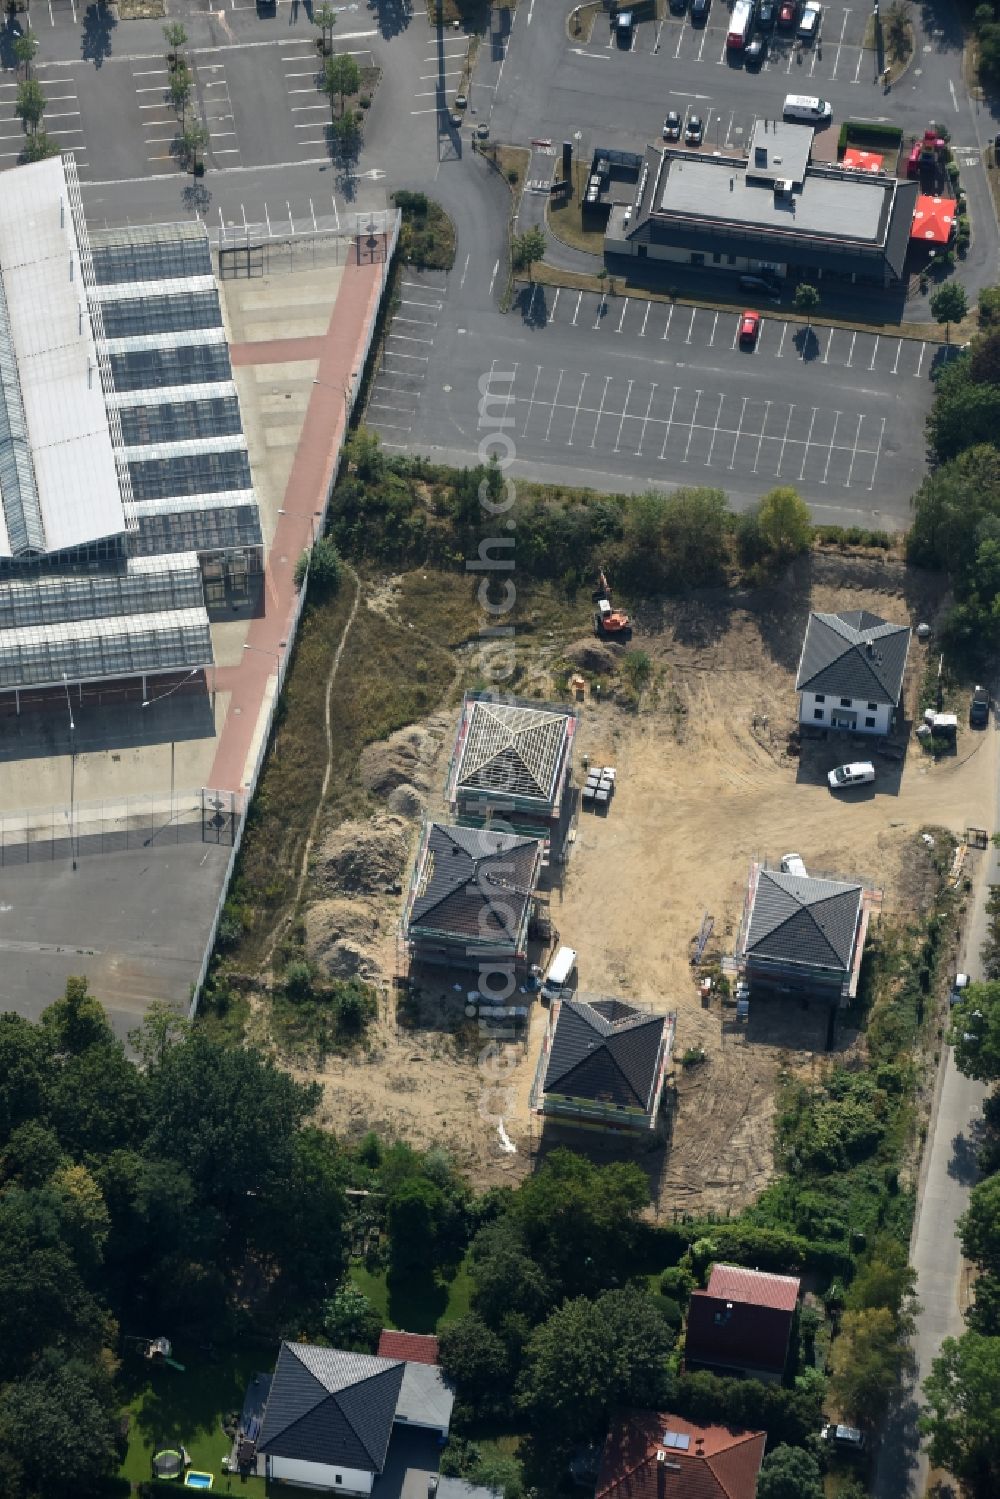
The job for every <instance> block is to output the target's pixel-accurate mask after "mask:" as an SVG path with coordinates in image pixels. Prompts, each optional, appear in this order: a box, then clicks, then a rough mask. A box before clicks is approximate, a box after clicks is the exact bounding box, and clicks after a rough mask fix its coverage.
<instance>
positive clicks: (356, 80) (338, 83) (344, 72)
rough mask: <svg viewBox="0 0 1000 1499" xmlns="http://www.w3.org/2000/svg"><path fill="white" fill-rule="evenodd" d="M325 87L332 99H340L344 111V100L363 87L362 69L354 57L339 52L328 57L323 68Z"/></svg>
mask: <svg viewBox="0 0 1000 1499" xmlns="http://www.w3.org/2000/svg"><path fill="white" fill-rule="evenodd" d="M323 87H324V89H325V90H326V92H327V93H328V94H329V95H330V98H331V99H339V100H340V113H341V115H343V113H344V102H345V100H346V99H347V96H348V95H349V94H356V93H357V92H358V89H359V88H360V87H361V70H360V68H359V67H358V65H357V63H356V62H355V61H354V58H353V57H350V56H349V55H348V54H347V53H346V52H338V54H337V56H336V57H328V58H327V60H326V65H325V67H324V69H323Z"/></svg>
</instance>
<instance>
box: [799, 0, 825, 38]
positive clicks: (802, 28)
mask: <svg viewBox="0 0 1000 1499" xmlns="http://www.w3.org/2000/svg"><path fill="white" fill-rule="evenodd" d="M820 14H821V12H820V8H819V6H818V5H815V4H813V3H812V0H809V3H808V4H806V5H804V6H803V8H802V14H801V16H800V17H799V26H798V34H799V36H800V37H801V38H802V40H803V41H804V42H814V41H815V40H816V38H817V37H818V36H819V18H820Z"/></svg>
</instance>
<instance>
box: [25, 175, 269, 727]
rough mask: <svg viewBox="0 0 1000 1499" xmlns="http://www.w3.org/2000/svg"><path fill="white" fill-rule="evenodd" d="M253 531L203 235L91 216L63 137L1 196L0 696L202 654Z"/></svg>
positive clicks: (237, 579) (101, 686) (143, 683)
mask: <svg viewBox="0 0 1000 1499" xmlns="http://www.w3.org/2000/svg"><path fill="white" fill-rule="evenodd" d="M262 562H263V538H262V535H261V527H260V518H259V514H258V509H257V501H256V497H255V495H254V489H253V482H252V478H251V474H250V464H249V458H248V454H247V443H246V439H245V437H244V435H243V429H242V420H241V416H240V407H239V401H238V398H237V394H236V386H235V384H234V382H233V379H232V370H231V368H230V362H229V351H228V347H227V342H226V334H225V329H224V327H223V319H222V308H221V304H220V300H219V292H218V287H217V285H216V281H215V276H214V274H213V270H212V259H211V253H210V249H209V241H208V234H207V231H206V229H205V227H204V225H202V224H200V223H191V222H186V223H181V224H171V225H162V226H156V227H143V228H131V229H116V230H98V231H94V232H90V231H88V228H87V224H86V222H85V219H84V214H83V208H82V203H81V198H80V191H79V185H78V182H77V178H76V168H75V164H74V162H73V158H72V156H71V155H67V156H64V157H54V158H52V159H50V160H47V161H42V162H37V163H34V164H32V165H29V166H24V167H18V168H16V169H15V170H13V171H10V172H6V173H5V174H4V192H3V195H2V196H0V697H2V705H3V707H4V708H5V709H6V711H14V712H19V711H21V709H22V707H23V706H25V705H26V702H33V701H37V700H38V699H40V698H42V699H43V698H44V697H45V696H46V695H47V694H51V693H52V692H53V690H55V691H57V692H58V693H60V694H61V693H63V692H65V691H68V690H69V689H70V688H73V689H75V693H76V695H77V697H78V698H80V699H82V698H84V697H86V696H91V695H94V694H96V693H97V692H98V691H100V690H106V687H107V684H108V683H109V682H117V683H119V684H120V685H124V686H126V687H127V688H129V689H130V690H132V691H133V692H134V695H135V696H140V695H141V697H142V698H146V696H147V695H148V693H149V692H150V691H151V688H150V686H149V681H150V678H153V677H155V678H157V679H160V681H159V687H160V690H163V689H164V688H168V689H169V686H170V683H171V682H174V683H176V684H177V685H181V684H183V683H185V682H186V681H187V680H188V679H195V678H198V677H199V676H200V674H201V673H202V672H203V671H204V669H205V668H206V667H208V666H209V665H210V664H211V663H212V661H213V652H212V642H211V634H210V629H209V607H208V606H207V604H208V605H211V604H214V603H218V604H229V603H240V602H246V601H247V599H248V598H249V594H250V590H251V588H252V579H253V577H254V575H255V574H258V573H259V572H260V571H261V568H262Z"/></svg>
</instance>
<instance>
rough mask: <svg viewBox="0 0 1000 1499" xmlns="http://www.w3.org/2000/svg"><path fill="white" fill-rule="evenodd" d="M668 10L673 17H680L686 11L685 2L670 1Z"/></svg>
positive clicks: (683, 0)
mask: <svg viewBox="0 0 1000 1499" xmlns="http://www.w3.org/2000/svg"><path fill="white" fill-rule="evenodd" d="M670 9H671V11H672V12H673V14H674V15H675V16H682V15H683V14H684V12H685V11H686V10H687V0H670Z"/></svg>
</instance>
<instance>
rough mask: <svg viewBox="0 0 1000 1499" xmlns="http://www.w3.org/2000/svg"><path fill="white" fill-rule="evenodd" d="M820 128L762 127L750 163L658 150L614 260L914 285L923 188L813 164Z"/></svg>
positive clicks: (616, 221)
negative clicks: (909, 257)
mask: <svg viewBox="0 0 1000 1499" xmlns="http://www.w3.org/2000/svg"><path fill="white" fill-rule="evenodd" d="M812 141H813V130H812V127H811V126H808V125H792V124H787V123H785V122H784V121H781V120H758V121H757V122H756V124H755V126H754V130H753V135H752V137H751V140H750V147H749V152H748V155H747V156H746V158H744V157H742V156H733V155H731V154H725V153H721V152H715V153H712V154H711V155H707V154H702V153H701V152H698V151H688V150H664V149H662V148H661V147H659V146H649V147H648V148H647V150H646V156H645V160H644V162H643V165H642V168H641V170H640V172H639V178H638V182H637V184H636V192H635V197H634V200H633V201H632V203H630V204H626V205H621V204H619V205H616V206H615V207H613V208H612V210H611V214H610V217H609V220H608V227H607V231H606V236H605V250H606V251H607V252H608V253H609V254H617V255H633V256H636V257H637V258H639V259H646V258H648V259H654V260H672V261H675V262H680V263H683V264H688V265H706V266H712V267H715V268H718V269H722V270H732V271H736V272H747V271H749V272H752V273H753V272H759V271H761V270H770V271H773V272H776V273H778V274H779V275H786V274H788V273H789V272H795V273H798V274H806V273H808V274H810V275H813V276H816V277H817V278H819V277H821V276H823V275H824V274H831V275H838V276H843V277H848V278H850V279H852V280H863V281H874V282H877V283H879V284H882V285H887V284H888V283H889V282H890V281H894V280H899V279H900V278H901V277H902V275H903V268H904V263H905V260H906V252H907V247H908V245H909V239H910V226H911V223H912V220H913V208H914V204H915V202H916V196H917V192H918V186H917V184H916V183H913V182H900V181H898V180H897V179H896V178H895V177H893V176H891V175H889V174H886V173H882V172H865V173H859V172H857V171H856V170H854V169H852V168H845V167H842V166H840V165H838V164H836V163H833V164H830V163H825V162H824V163H816V162H813V161H812V159H811V155H812Z"/></svg>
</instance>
